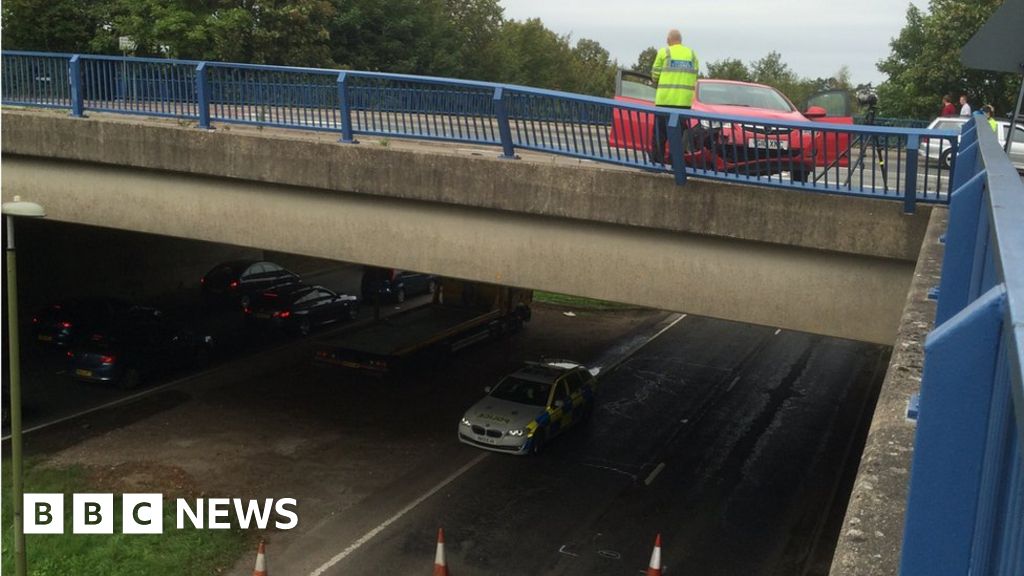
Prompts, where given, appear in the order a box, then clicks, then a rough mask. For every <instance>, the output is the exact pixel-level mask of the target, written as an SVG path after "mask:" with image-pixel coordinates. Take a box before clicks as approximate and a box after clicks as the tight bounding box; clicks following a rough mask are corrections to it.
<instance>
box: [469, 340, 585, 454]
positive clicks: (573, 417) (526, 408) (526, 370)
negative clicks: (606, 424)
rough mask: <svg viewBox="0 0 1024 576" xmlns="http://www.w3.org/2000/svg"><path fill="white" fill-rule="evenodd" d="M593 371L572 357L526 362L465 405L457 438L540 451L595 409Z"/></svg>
mask: <svg viewBox="0 0 1024 576" xmlns="http://www.w3.org/2000/svg"><path fill="white" fill-rule="evenodd" d="M595 381H596V378H595V377H594V374H593V373H592V372H591V371H590V370H588V369H587V368H586V367H585V366H583V365H582V364H578V363H576V362H572V361H569V360H543V361H541V362H527V363H526V366H524V367H523V368H521V369H519V370H517V371H516V372H513V373H512V374H509V375H508V376H506V377H504V378H503V379H502V380H501V381H500V382H498V384H497V385H496V386H494V387H487V388H485V389H484V391H485V392H487V396H485V397H484V398H483V400H480V401H479V402H477V403H476V404H474V405H473V406H472V407H471V408H470V409H469V410H467V411H466V413H465V415H464V416H463V417H462V421H461V422H460V423H459V441H461V442H463V443H465V444H469V445H471V446H476V447H478V448H483V449H485V450H493V451H496V452H506V453H509V454H515V455H525V454H536V453H538V452H540V451H541V450H542V449H543V448H544V445H545V444H546V443H547V442H549V441H550V440H551V439H552V438H554V437H555V436H558V435H559V434H561V433H562V432H565V431H566V430H568V429H569V428H571V427H573V426H575V425H577V424H579V423H581V422H585V421H586V420H587V419H588V418H589V417H590V414H591V413H592V412H593V410H594V387H595Z"/></svg>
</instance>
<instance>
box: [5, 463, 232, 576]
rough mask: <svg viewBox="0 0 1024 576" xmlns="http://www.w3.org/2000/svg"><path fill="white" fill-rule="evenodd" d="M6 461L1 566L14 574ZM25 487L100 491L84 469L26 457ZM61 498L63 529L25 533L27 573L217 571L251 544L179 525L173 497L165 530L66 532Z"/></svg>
mask: <svg viewBox="0 0 1024 576" xmlns="http://www.w3.org/2000/svg"><path fill="white" fill-rule="evenodd" d="M10 469H11V467H10V461H9V460H6V459H5V460H4V462H3V472H4V473H3V515H2V516H3V543H4V546H3V559H2V569H3V570H2V571H3V573H5V574H13V573H14V554H13V553H14V546H13V540H14V511H13V508H12V505H11V502H12V500H11V475H10ZM24 478H25V491H26V492H53V493H64V494H72V493H75V492H79V493H85V492H97V491H98V492H103V491H105V490H106V488H103V487H97V486H93V485H92V484H91V482H90V480H89V475H88V471H87V470H85V469H83V468H79V467H73V468H49V467H45V466H40V465H35V464H33V463H32V462H28V463H27V464H26V467H25V476H24ZM66 498H67V500H66V502H65V521H66V526H65V532H67V534H29V535H27V536H26V537H25V538H26V539H25V550H26V556H27V560H28V573H29V575H30V576H63V575H66V574H103V575H105V576H136V575H138V574H220V573H222V572H223V571H224V570H225V569H226V568H227V567H229V566H230V565H231V564H232V563H233V562H234V560H235V559H237V558H238V557H239V556H240V555H241V554H242V553H243V551H244V550H247V549H251V546H252V543H251V542H250V541H249V540H248V538H247V537H246V535H245V533H244V532H242V531H241V530H237V529H232V530H196V529H184V530H178V529H177V528H176V527H175V523H176V521H177V519H176V517H175V508H174V500H173V499H170V500H169V503H168V500H165V503H164V533H163V534H151V535H125V534H120V533H115V534H79V535H70V531H71V526H70V523H71V513H70V502H71V497H70V496H67V497H66ZM114 502H115V508H116V510H115V511H114V518H115V520H114V526H115V529H116V528H117V527H118V526H120V520H119V519H120V517H121V509H120V498H118V497H117V496H115V498H114Z"/></svg>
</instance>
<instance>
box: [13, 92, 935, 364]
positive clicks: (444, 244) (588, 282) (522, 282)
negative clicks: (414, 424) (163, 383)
mask: <svg viewBox="0 0 1024 576" xmlns="http://www.w3.org/2000/svg"><path fill="white" fill-rule="evenodd" d="M3 153H4V154H3V169H4V190H3V193H4V198H5V199H6V198H9V197H10V196H11V195H12V194H15V193H20V194H22V195H23V196H25V197H26V198H31V199H32V200H34V201H37V202H41V203H44V204H45V205H46V207H47V209H48V211H49V212H50V214H51V217H52V218H54V219H58V220H63V221H68V222H78V223H85V224H95V225H104V226H109V227H114V228H122V229H126V230H136V231H141V232H147V233H153V234H163V235H170V236H178V237H186V238H195V239H202V240H208V241H214V242H224V243H230V244H235V245H239V246H250V247H258V248H264V249H269V250H278V251H284V252H289V253H296V254H303V255H308V256H314V257H319V258H329V259H338V260H346V261H352V262H360V263H371V264H377V265H384V266H393V267H398V268H404V269H411V270H425V271H430V272H434V273H439V274H444V275H449V276H455V277H461V278H468V279H475V280H483V281H491V282H502V283H506V284H510V285H516V286H522V287H528V288H536V289H545V290H553V291H559V292H566V293H572V294H578V295H581V296H589V297H594V298H603V299H608V300H617V301H622V302H629V303H635V304H640V305H644V306H651V307H656V308H664V309H672V310H680V311H685V312H691V313H696V314H702V315H708V316H715V317H721V318H727V319H732V320H740V321H747V322H753V323H759V324H767V325H774V326H780V327H784V328H790V329H796V330H804V331H809V332H816V333H821V334H826V335H832V336H841V337H848V338H855V339H860V340H867V341H872V342H880V343H886V344H891V343H892V340H893V338H894V336H895V334H896V327H897V322H898V318H899V312H900V310H901V309H902V305H903V301H904V295H905V294H906V290H907V288H908V286H909V283H910V279H911V275H912V272H913V266H914V264H913V263H914V261H915V260H916V256H917V252H918V249H919V247H920V239H921V237H922V236H923V234H924V230H925V227H926V224H927V217H928V214H929V213H930V210H929V209H928V208H927V207H924V208H922V210H920V211H919V213H918V214H917V215H913V216H907V215H904V214H903V213H902V206H901V204H900V203H899V202H880V201H877V200H868V199H859V198H848V197H840V196H828V195H820V194H808V193H800V192H792V191H784V190H772V189H765V188H762V187H743V186H734V185H724V184H715V183H708V182H700V181H693V182H691V183H689V184H688V185H687V186H685V187H678V186H675V185H674V183H673V182H672V179H671V178H669V177H666V176H664V175H654V174H645V173H638V172H635V171H622V170H606V169H599V168H594V167H577V166H556V165H547V164H531V163H527V162H514V161H507V160H496V159H490V158H465V157H458V156H450V155H445V154H439V153H437V152H436V150H431V151H429V152H423V151H417V150H389V149H384V148H380V147H368V146H358V145H357V146H352V145H348V146H345V145H339V144H336V143H334V142H333V138H332V139H331V140H327V139H326V138H324V137H322V136H315V135H314V136H312V137H308V138H307V137H306V136H305V135H302V134H300V133H286V134H283V135H281V134H273V133H269V131H267V133H263V132H257V131H244V130H234V129H232V130H230V131H225V130H218V131H215V132H206V131H199V130H196V129H192V128H186V127H181V126H179V125H177V124H176V123H164V122H156V123H151V122H143V121H139V120H136V119H128V118H114V119H106V118H104V119H97V118H90V119H74V118H69V117H67V116H65V115H62V114H47V113H36V112H8V111H5V112H4V114H3Z"/></svg>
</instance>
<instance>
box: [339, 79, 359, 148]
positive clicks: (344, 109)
mask: <svg viewBox="0 0 1024 576" xmlns="http://www.w3.org/2000/svg"><path fill="white" fill-rule="evenodd" d="M338 112H339V114H340V115H341V138H339V139H338V142H344V143H345V144H358V143H359V142H358V141H356V139H355V138H354V137H353V130H352V103H351V102H350V101H349V98H348V74H347V73H346V72H338Z"/></svg>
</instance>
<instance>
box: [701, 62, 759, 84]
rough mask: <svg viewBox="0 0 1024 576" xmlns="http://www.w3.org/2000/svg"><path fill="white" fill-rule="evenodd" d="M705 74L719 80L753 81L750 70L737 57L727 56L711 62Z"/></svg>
mask: <svg viewBox="0 0 1024 576" xmlns="http://www.w3.org/2000/svg"><path fill="white" fill-rule="evenodd" d="M705 68H706V69H705V71H704V75H705V76H706V77H708V78H715V79H718V80H739V81H741V82H751V81H753V75H752V74H751V72H750V70H749V69H748V68H747V67H746V66H745V65H744V64H743V62H741V61H739V60H738V59H736V58H726V59H724V60H717V61H715V62H710V63H708V65H707V66H706V67H705Z"/></svg>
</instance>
